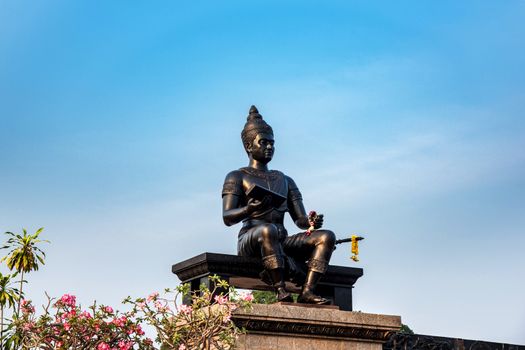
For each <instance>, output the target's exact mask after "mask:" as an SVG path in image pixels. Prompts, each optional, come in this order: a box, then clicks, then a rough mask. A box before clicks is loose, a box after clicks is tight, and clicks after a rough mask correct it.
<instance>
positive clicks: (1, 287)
mask: <svg viewBox="0 0 525 350" xmlns="http://www.w3.org/2000/svg"><path fill="white" fill-rule="evenodd" d="M16 275H17V273H16V272H15V273H14V274H13V275H2V273H1V272H0V345H2V344H3V343H4V308H5V307H6V305H9V307H13V306H14V305H15V302H16V301H17V300H18V299H19V291H18V289H16V288H13V287H11V285H12V284H13V283H12V279H13V278H14V277H16ZM0 348H2V347H1V346H0Z"/></svg>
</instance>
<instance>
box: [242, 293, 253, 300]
mask: <svg viewBox="0 0 525 350" xmlns="http://www.w3.org/2000/svg"><path fill="white" fill-rule="evenodd" d="M241 299H242V300H244V301H253V294H252V293H250V292H245V293H241Z"/></svg>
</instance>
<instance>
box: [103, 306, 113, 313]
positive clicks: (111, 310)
mask: <svg viewBox="0 0 525 350" xmlns="http://www.w3.org/2000/svg"><path fill="white" fill-rule="evenodd" d="M104 311H106V312H107V313H108V314H112V313H113V308H112V307H111V306H106V307H105V308H104Z"/></svg>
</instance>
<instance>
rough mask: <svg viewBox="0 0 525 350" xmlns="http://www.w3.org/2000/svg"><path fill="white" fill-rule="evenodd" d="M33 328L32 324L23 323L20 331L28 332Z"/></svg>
mask: <svg viewBox="0 0 525 350" xmlns="http://www.w3.org/2000/svg"><path fill="white" fill-rule="evenodd" d="M33 326H34V323H33V322H28V323H24V325H23V326H22V329H23V330H24V331H30V330H31V328H33Z"/></svg>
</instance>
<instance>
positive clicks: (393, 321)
mask: <svg viewBox="0 0 525 350" xmlns="http://www.w3.org/2000/svg"><path fill="white" fill-rule="evenodd" d="M232 319H233V320H234V322H235V323H236V324H237V326H239V327H244V328H245V329H246V331H247V333H246V334H244V335H242V336H240V337H239V340H238V343H237V347H236V349H242V350H257V349H260V350H262V349H265V350H269V349H282V350H295V349H297V350H299V349H300V350H308V349H312V350H321V349H323V350H332V349H334V350H335V349H337V350H342V349H351V350H382V345H383V343H385V342H386V341H387V340H388V339H389V337H390V336H391V335H392V334H393V333H395V332H397V331H398V330H399V329H400V327H401V318H400V317H399V316H387V315H375V314H366V313H361V312H351V311H339V310H333V309H327V308H310V307H298V306H294V305H283V304H271V305H264V304H255V305H253V308H252V309H251V310H248V311H243V310H238V311H236V312H235V314H234V317H233V318H232Z"/></svg>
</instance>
